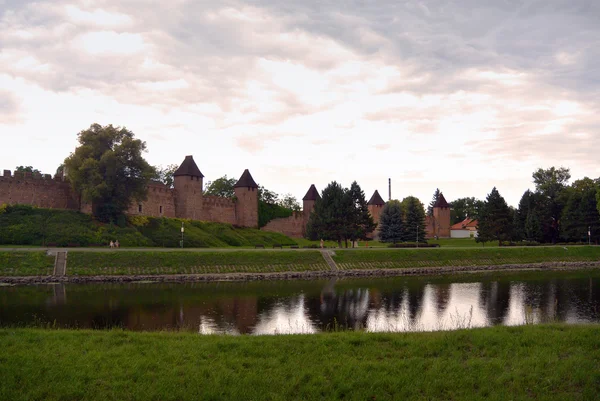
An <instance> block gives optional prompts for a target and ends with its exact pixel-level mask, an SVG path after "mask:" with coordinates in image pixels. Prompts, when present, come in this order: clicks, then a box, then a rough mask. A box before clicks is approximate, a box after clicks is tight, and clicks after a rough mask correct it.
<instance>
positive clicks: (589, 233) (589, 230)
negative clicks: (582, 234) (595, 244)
mask: <svg viewBox="0 0 600 401" xmlns="http://www.w3.org/2000/svg"><path fill="white" fill-rule="evenodd" d="M588 245H592V226H588Z"/></svg>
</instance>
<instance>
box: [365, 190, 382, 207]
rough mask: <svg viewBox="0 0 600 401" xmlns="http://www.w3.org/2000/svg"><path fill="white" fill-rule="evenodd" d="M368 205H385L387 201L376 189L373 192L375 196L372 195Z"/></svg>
mask: <svg viewBox="0 0 600 401" xmlns="http://www.w3.org/2000/svg"><path fill="white" fill-rule="evenodd" d="M367 205H376V206H383V205H385V201H384V200H383V198H382V197H381V195H379V191H378V190H375V192H374V193H373V196H371V199H370V200H369V202H368V203H367Z"/></svg>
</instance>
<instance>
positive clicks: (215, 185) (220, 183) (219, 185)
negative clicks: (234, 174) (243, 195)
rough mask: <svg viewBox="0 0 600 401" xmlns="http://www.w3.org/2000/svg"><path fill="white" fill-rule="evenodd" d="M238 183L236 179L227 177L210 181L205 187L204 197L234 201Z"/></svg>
mask: <svg viewBox="0 0 600 401" xmlns="http://www.w3.org/2000/svg"><path fill="white" fill-rule="evenodd" d="M236 183H237V180H236V179H235V178H228V177H227V175H224V176H223V177H221V178H217V179H216V180H214V181H208V182H207V183H206V185H205V187H204V195H209V196H220V197H222V198H229V199H233V198H234V197H235V189H234V186H235V184H236Z"/></svg>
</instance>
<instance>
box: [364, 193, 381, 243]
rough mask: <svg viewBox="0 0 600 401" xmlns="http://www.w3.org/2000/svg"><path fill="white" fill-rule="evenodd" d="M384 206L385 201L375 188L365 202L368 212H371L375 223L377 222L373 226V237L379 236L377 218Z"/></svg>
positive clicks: (379, 216)
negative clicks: (375, 225)
mask: <svg viewBox="0 0 600 401" xmlns="http://www.w3.org/2000/svg"><path fill="white" fill-rule="evenodd" d="M384 206H385V201H384V200H383V198H382V197H381V195H379V191H377V190H375V192H374V193H373V196H371V199H370V200H369V202H368V203H367V208H368V209H369V213H370V214H371V217H372V218H373V221H374V222H375V224H377V227H375V230H374V231H373V233H372V236H373V238H378V237H379V219H380V218H381V211H382V210H383V207H384Z"/></svg>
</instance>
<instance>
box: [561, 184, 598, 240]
mask: <svg viewBox="0 0 600 401" xmlns="http://www.w3.org/2000/svg"><path fill="white" fill-rule="evenodd" d="M568 192H569V198H568V201H567V203H566V206H565V207H564V209H563V212H562V216H561V225H560V233H561V237H562V238H563V239H564V240H565V241H578V242H587V240H588V230H589V231H590V234H591V236H592V237H593V238H597V236H598V235H599V234H600V214H599V213H598V209H597V204H596V183H595V182H594V180H592V179H590V178H588V177H585V178H583V179H581V180H577V181H575V182H574V183H573V184H572V185H571V187H570V188H569V191H568Z"/></svg>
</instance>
